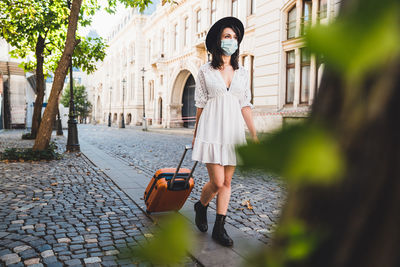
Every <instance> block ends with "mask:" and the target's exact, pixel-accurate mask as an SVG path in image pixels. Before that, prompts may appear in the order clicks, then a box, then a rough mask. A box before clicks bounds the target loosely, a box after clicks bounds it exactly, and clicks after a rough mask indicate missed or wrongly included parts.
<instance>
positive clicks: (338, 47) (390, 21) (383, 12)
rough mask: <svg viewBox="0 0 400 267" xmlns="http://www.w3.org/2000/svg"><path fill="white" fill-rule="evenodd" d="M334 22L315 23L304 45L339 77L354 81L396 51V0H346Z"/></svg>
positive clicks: (399, 38)
mask: <svg viewBox="0 0 400 267" xmlns="http://www.w3.org/2000/svg"><path fill="white" fill-rule="evenodd" d="M346 4H347V5H348V7H347V8H346V12H342V13H341V15H340V16H341V17H339V18H338V19H337V20H336V21H335V22H334V23H331V24H329V25H317V26H316V27H314V28H312V29H310V30H309V31H308V34H307V36H306V45H307V47H308V48H309V49H310V50H311V51H312V52H313V53H317V54H322V55H323V57H324V60H325V61H326V62H327V63H328V64H329V65H330V66H331V67H333V68H335V69H336V70H337V71H338V72H339V73H341V74H342V75H343V77H344V78H345V79H346V80H347V81H349V82H354V81H357V80H360V79H362V78H363V76H364V75H366V74H368V73H371V71H373V70H374V69H379V68H380V67H382V66H383V65H384V64H386V63H387V62H388V61H389V60H390V59H392V58H393V57H396V56H397V55H399V53H400V45H399V43H400V19H399V17H400V16H399V6H400V3H399V1H394V0H382V1H375V0H364V1H348V3H346Z"/></svg>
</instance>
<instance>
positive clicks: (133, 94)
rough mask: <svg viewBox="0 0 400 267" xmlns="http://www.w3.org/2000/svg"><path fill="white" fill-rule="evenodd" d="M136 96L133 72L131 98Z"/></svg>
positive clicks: (133, 74)
mask: <svg viewBox="0 0 400 267" xmlns="http://www.w3.org/2000/svg"><path fill="white" fill-rule="evenodd" d="M134 98H135V73H131V99H132V100H133V99H134Z"/></svg>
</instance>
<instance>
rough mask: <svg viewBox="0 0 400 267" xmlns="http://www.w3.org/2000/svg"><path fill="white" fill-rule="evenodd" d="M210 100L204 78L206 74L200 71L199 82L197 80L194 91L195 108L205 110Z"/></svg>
mask: <svg viewBox="0 0 400 267" xmlns="http://www.w3.org/2000/svg"><path fill="white" fill-rule="evenodd" d="M207 100H208V94H207V88H206V82H205V78H204V73H203V71H202V70H201V69H200V70H199V73H198V75H197V80H196V87H195V90H194V102H195V106H196V107H198V108H204V106H205V105H206V103H207Z"/></svg>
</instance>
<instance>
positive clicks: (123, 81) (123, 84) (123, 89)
mask: <svg viewBox="0 0 400 267" xmlns="http://www.w3.org/2000/svg"><path fill="white" fill-rule="evenodd" d="M125 84H126V80H125V78H124V79H122V119H121V128H125V119H124V112H125V110H124V102H125Z"/></svg>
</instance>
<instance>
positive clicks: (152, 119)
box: [88, 0, 339, 131]
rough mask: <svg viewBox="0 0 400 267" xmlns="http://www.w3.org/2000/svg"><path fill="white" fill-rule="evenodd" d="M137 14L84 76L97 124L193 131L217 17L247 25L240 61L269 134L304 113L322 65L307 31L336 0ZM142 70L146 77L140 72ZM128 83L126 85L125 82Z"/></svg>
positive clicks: (211, 1) (181, 5)
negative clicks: (199, 79)
mask: <svg viewBox="0 0 400 267" xmlns="http://www.w3.org/2000/svg"><path fill="white" fill-rule="evenodd" d="M176 2H178V4H175V5H170V4H166V5H164V6H163V5H161V4H158V5H157V8H156V10H155V12H153V13H152V14H150V15H147V14H139V13H138V12H137V11H135V10H131V12H130V13H129V14H128V15H126V16H125V17H123V18H122V19H121V22H120V23H119V24H118V25H117V26H116V27H115V29H114V30H113V31H112V33H111V35H110V36H109V38H108V42H109V43H108V44H109V48H108V51H107V56H106V58H105V60H104V62H102V63H101V64H100V65H99V66H98V71H96V73H95V74H93V75H90V76H89V77H88V83H89V88H90V89H91V90H92V91H91V93H90V94H91V95H92V97H93V98H94V99H95V102H94V111H95V112H94V113H93V115H94V117H95V120H96V121H97V122H100V123H107V120H108V116H109V114H111V117H112V122H113V123H115V124H118V123H119V122H120V121H121V118H122V113H123V114H124V116H125V121H126V124H127V125H130V124H135V125H138V124H140V123H141V122H142V118H143V83H142V79H144V104H145V107H146V108H145V113H146V118H147V119H148V123H149V125H152V126H153V127H182V126H184V127H193V125H194V116H195V111H196V110H195V107H194V99H193V96H194V84H195V79H194V77H196V76H197V71H198V69H199V67H200V66H201V65H202V64H204V63H206V62H207V60H208V55H207V51H206V49H205V43H204V41H205V37H206V34H207V31H208V29H209V28H210V27H211V25H212V24H213V23H214V22H215V21H217V20H218V19H219V18H222V17H225V16H235V17H238V18H239V19H240V20H241V21H242V22H243V24H244V26H245V36H244V39H243V41H242V43H241V46H240V64H242V65H243V66H245V67H246V68H247V70H248V71H249V75H250V77H251V83H250V86H251V91H252V96H253V98H252V102H253V104H254V106H255V109H254V110H253V114H254V119H255V122H256V128H257V130H258V131H267V130H270V129H273V128H276V127H278V126H280V125H281V124H282V122H283V121H284V120H287V119H290V118H295V117H297V116H305V115H306V114H307V111H308V109H309V106H310V104H311V103H312V101H313V98H314V95H315V91H316V88H317V84H318V82H319V79H320V77H321V72H322V68H323V65H322V61H321V59H317V58H316V57H315V56H314V55H308V54H307V53H306V52H305V50H304V49H302V48H303V47H304V40H303V38H302V36H303V34H304V31H305V29H306V27H305V26H307V25H310V24H315V23H326V22H328V21H329V20H331V19H332V18H334V17H335V14H336V12H337V7H338V3H339V0H192V1H189V0H181V1H176ZM143 68H144V70H145V72H144V74H143V72H142V71H141V70H142V69H143ZM123 81H125V82H123Z"/></svg>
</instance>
